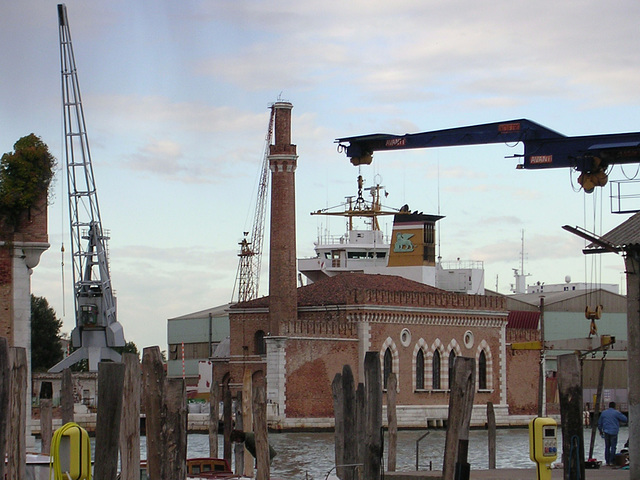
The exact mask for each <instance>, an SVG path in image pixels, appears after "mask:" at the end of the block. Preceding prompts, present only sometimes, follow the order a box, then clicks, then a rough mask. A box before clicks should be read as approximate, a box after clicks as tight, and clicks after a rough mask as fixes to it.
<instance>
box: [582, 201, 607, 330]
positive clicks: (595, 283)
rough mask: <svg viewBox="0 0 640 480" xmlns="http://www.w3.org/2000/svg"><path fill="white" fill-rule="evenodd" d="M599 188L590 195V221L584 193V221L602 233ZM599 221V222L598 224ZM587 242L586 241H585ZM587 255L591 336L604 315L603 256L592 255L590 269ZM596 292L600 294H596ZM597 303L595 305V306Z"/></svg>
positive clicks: (585, 259) (586, 271)
mask: <svg viewBox="0 0 640 480" xmlns="http://www.w3.org/2000/svg"><path fill="white" fill-rule="evenodd" d="M598 192H599V191H598V190H595V191H594V192H593V193H591V194H588V195H593V201H592V215H591V217H592V218H591V219H589V222H588V221H587V216H588V208H587V207H588V203H587V201H586V199H587V193H586V192H585V193H584V194H583V200H584V201H583V223H584V226H585V229H587V230H589V228H588V223H591V225H590V227H591V229H590V230H591V231H592V232H593V233H594V234H596V235H601V233H602V217H603V216H602V209H603V201H602V197H603V195H598ZM598 207H599V210H600V218H599V222H598ZM598 223H599V224H598ZM585 243H586V241H585ZM587 257H588V256H587V255H585V256H584V270H585V272H584V275H585V282H586V284H587V285H586V289H587V302H586V303H587V306H586V308H585V317H586V318H587V319H588V320H590V321H591V324H590V327H589V337H591V336H594V335H597V334H598V327H597V325H596V320H598V319H600V317H601V315H602V310H603V307H602V291H601V286H602V256H601V255H598V256H592V257H591V265H590V267H591V269H590V271H589V266H588V263H587ZM596 292H598V294H597V295H596ZM594 305H595V306H594Z"/></svg>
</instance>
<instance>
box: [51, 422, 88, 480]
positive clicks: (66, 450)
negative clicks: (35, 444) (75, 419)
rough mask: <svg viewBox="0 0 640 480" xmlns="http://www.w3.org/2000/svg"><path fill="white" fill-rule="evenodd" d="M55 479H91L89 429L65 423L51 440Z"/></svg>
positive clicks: (52, 466) (52, 465) (52, 467)
mask: <svg viewBox="0 0 640 480" xmlns="http://www.w3.org/2000/svg"><path fill="white" fill-rule="evenodd" d="M50 469H51V470H53V476H52V475H49V477H50V478H52V479H53V480H91V443H90V440H89V434H88V433H87V431H86V430H85V429H84V428H82V427H80V426H79V425H78V424H76V423H65V424H64V425H63V426H62V427H60V428H59V429H57V430H56V431H55V433H54V434H53V439H52V440H51V465H50Z"/></svg>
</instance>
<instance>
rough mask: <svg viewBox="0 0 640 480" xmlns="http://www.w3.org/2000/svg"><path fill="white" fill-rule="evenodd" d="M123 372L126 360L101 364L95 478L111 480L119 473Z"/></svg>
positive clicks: (99, 370)
mask: <svg viewBox="0 0 640 480" xmlns="http://www.w3.org/2000/svg"><path fill="white" fill-rule="evenodd" d="M124 371H125V366H124V363H113V362H100V363H98V414H97V415H96V454H95V467H94V474H93V478H94V479H95V480H112V479H114V478H116V477H117V476H118V444H119V441H120V419H121V417H122V399H123V390H124Z"/></svg>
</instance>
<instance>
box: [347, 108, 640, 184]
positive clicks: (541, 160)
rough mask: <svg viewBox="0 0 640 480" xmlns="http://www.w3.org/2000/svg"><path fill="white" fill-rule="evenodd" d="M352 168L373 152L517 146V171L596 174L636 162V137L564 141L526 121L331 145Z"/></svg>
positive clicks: (639, 142)
mask: <svg viewBox="0 0 640 480" xmlns="http://www.w3.org/2000/svg"><path fill="white" fill-rule="evenodd" d="M336 142H337V143H338V144H340V145H341V146H343V147H344V149H345V152H346V154H347V156H348V157H349V158H350V159H351V163H353V164H354V165H363V164H369V163H371V161H372V155H373V153H374V152H376V151H384V150H402V149H413V148H431V147H449V146H462V145H483V144H489V143H518V142H519V143H522V144H523V145H524V153H523V154H522V155H519V156H521V157H522V159H523V163H522V164H521V165H519V167H520V168H527V169H534V168H562V167H573V168H575V169H577V170H579V171H580V172H587V173H595V172H601V171H604V170H605V169H606V167H607V166H609V165H613V164H619V163H640V132H634V133H615V134H604V135H587V136H577V137H568V136H565V135H562V134H561V133H558V132H556V131H554V130H551V129H549V128H547V127H545V126H543V125H540V124H538V123H536V122H533V121H531V120H527V119H520V120H510V121H505V122H495V123H485V124H481V125H471V126H467V127H457V128H449V129H444V130H434V131H431V132H422V133H411V134H406V135H390V134H383V133H378V134H372V135H361V136H356V137H344V138H338V139H337V140H336Z"/></svg>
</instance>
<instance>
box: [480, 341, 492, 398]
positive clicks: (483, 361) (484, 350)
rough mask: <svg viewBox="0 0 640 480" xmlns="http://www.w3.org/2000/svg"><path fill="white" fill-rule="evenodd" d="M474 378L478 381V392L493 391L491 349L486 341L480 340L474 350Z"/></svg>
mask: <svg viewBox="0 0 640 480" xmlns="http://www.w3.org/2000/svg"><path fill="white" fill-rule="evenodd" d="M476 365H477V369H478V370H477V372H476V378H477V379H478V390H491V389H493V359H492V356H491V348H489V344H488V343H487V341H486V340H482V342H480V345H478V349H477V350H476Z"/></svg>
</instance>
